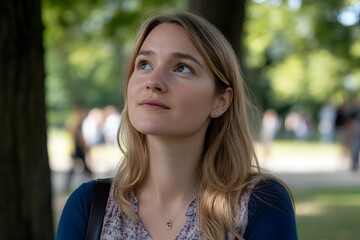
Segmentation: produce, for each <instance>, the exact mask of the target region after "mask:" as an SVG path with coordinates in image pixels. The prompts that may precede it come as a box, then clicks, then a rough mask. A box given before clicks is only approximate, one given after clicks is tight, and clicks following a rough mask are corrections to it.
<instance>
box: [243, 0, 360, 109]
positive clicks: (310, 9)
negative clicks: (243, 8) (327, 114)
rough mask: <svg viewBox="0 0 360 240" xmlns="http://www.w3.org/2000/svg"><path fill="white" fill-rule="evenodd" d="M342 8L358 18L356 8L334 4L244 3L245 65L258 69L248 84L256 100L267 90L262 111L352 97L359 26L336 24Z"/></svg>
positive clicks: (355, 85) (356, 84) (258, 0)
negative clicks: (253, 84)
mask: <svg viewBox="0 0 360 240" xmlns="http://www.w3.org/2000/svg"><path fill="white" fill-rule="evenodd" d="M291 2H292V3H294V2H295V3H299V5H297V6H296V5H291V4H290V3H291ZM346 9H353V10H354V11H355V12H356V13H357V14H358V15H359V12H360V4H359V3H358V2H357V3H356V1H335V0H332V1H310V0H308V1H306V0H303V1H265V0H253V1H252V2H251V3H249V4H248V8H247V20H246V23H245V35H244V41H245V48H246V49H247V51H246V55H245V56H244V58H245V65H246V68H248V69H261V71H255V74H253V75H251V76H250V77H251V79H250V80H249V81H253V82H255V83H258V84H255V86H254V88H253V90H254V91H255V92H256V93H258V94H257V95H258V96H260V97H259V98H261V94H263V92H264V90H266V91H268V92H267V95H266V96H267V98H266V99H262V100H263V101H262V102H261V103H262V105H263V107H264V108H267V107H272V108H278V109H279V108H282V107H284V106H287V105H293V104H297V105H300V106H301V105H302V106H303V107H306V108H307V107H308V106H307V105H308V104H309V103H310V104H322V103H323V102H325V101H326V100H329V99H331V100H333V101H334V102H338V103H339V102H341V101H342V100H343V99H344V98H346V97H348V96H351V97H357V96H358V94H359V90H360V84H359V83H360V78H359V74H358V71H359V70H358V65H359V61H360V57H359V55H360V54H359V52H360V44H359V41H360V40H359V39H360V34H359V32H360V25H359V20H358V22H357V24H356V23H353V24H351V25H349V26H347V25H346V24H345V23H341V22H340V16H341V13H342V11H344V10H346ZM248 71H251V70H248ZM259 79H261V81H259ZM264 81H265V82H267V84H266V85H264V84H262V83H261V82H264ZM256 93H255V94H256ZM315 109H316V108H315ZM313 114H314V113H313Z"/></svg>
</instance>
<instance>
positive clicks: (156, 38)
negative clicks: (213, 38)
mask: <svg viewBox="0 0 360 240" xmlns="http://www.w3.org/2000/svg"><path fill="white" fill-rule="evenodd" d="M147 48H150V50H152V48H154V49H158V50H171V49H172V50H173V51H179V52H184V53H188V54H190V53H191V54H193V55H197V56H198V57H201V55H200V53H199V51H198V50H197V48H196V46H195V45H194V43H193V42H192V40H191V39H190V37H189V35H188V34H187V32H186V31H185V29H184V28H183V27H182V26H180V25H178V24H175V23H162V24H160V25H158V26H156V27H155V28H154V29H153V30H152V31H151V32H150V33H149V34H148V35H147V37H146V38H145V40H144V42H143V43H142V45H141V48H140V49H147Z"/></svg>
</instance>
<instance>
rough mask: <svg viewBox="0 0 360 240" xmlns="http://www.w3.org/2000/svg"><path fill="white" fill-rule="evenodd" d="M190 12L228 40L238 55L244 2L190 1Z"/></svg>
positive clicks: (236, 0) (242, 0) (222, 0)
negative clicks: (196, 14) (197, 14)
mask: <svg viewBox="0 0 360 240" xmlns="http://www.w3.org/2000/svg"><path fill="white" fill-rule="evenodd" d="M189 3H190V6H189V8H190V10H194V11H195V12H197V13H199V14H200V15H202V16H203V17H205V18H206V19H208V20H209V21H210V22H212V23H213V24H214V25H215V26H217V27H218V28H219V29H220V30H221V31H222V32H223V33H224V35H225V36H226V37H227V38H228V40H229V42H230V43H231V44H232V46H233V48H234V49H235V51H236V52H237V54H238V55H239V54H240V53H241V35H242V29H243V25H244V19H245V5H246V0H190V2H189Z"/></svg>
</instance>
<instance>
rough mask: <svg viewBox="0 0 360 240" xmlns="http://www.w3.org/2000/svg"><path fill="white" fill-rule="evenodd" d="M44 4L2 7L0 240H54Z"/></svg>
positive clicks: (15, 0)
mask: <svg viewBox="0 0 360 240" xmlns="http://www.w3.org/2000/svg"><path fill="white" fill-rule="evenodd" d="M42 33H43V26H42V23H41V0H10V1H9V0H7V1H1V3H0V115H1V117H0V133H1V135H0V176H1V181H0V189H1V197H0V239H36V240H41V239H53V238H54V234H53V218H52V207H51V183H50V168H49V162H48V156H47V148H46V146H47V142H46V120H45V97H44V95H45V89H44V59H43V58H44V49H43V40H42Z"/></svg>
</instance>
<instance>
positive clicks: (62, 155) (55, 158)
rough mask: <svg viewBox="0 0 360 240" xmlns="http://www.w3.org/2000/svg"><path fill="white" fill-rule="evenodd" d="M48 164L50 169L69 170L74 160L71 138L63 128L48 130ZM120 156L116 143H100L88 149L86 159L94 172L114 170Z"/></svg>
mask: <svg viewBox="0 0 360 240" xmlns="http://www.w3.org/2000/svg"><path fill="white" fill-rule="evenodd" d="M48 151H49V164H50V169H51V170H52V171H60V172H66V171H69V170H70V169H71V168H72V167H73V165H74V162H73V161H72V158H71V151H72V139H71V137H70V134H69V133H67V132H66V131H65V130H64V129H50V130H49V131H48ZM121 158H122V154H121V152H120V149H119V147H118V146H117V145H110V144H100V145H97V146H95V147H93V148H91V149H90V152H89V155H88V158H87V161H88V163H89V167H90V168H91V170H92V171H93V172H94V173H106V172H114V171H115V170H116V168H117V166H118V164H119V162H120V160H121Z"/></svg>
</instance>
